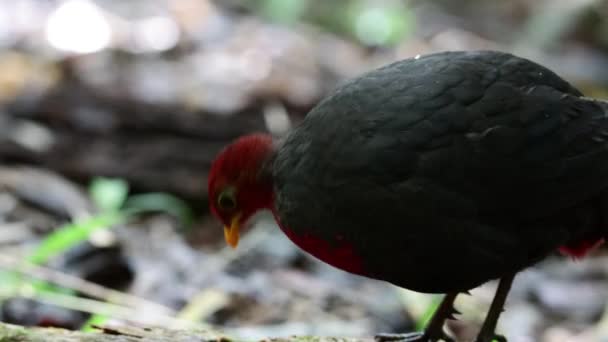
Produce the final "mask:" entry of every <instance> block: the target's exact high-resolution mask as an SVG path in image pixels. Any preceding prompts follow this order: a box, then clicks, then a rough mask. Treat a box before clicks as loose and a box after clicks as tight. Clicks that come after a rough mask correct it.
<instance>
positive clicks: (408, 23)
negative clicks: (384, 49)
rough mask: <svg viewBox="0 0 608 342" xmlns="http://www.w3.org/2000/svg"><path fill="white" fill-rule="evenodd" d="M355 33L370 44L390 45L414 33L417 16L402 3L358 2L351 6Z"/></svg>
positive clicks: (362, 40)
mask: <svg viewBox="0 0 608 342" xmlns="http://www.w3.org/2000/svg"><path fill="white" fill-rule="evenodd" d="M350 13H351V25H352V31H353V33H354V35H355V36H356V37H357V39H359V40H360V41H361V42H363V43H365V44H369V45H390V44H396V43H399V42H400V41H402V40H403V39H404V38H406V37H408V36H409V35H411V34H412V32H413V30H414V27H415V19H416V18H415V16H414V14H413V13H412V12H411V10H410V9H408V8H407V7H405V6H404V5H403V4H402V3H392V4H390V3H389V4H382V3H374V2H367V1H366V2H357V3H355V4H354V5H353V6H352V7H351V8H350Z"/></svg>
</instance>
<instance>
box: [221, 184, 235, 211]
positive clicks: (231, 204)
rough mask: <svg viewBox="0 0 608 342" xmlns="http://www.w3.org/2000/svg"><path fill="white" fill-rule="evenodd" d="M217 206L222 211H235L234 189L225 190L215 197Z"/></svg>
mask: <svg viewBox="0 0 608 342" xmlns="http://www.w3.org/2000/svg"><path fill="white" fill-rule="evenodd" d="M217 205H218V206H219V208H220V209H222V210H234V209H236V196H235V192H234V189H226V190H224V191H222V192H221V193H220V195H219V196H218V197H217Z"/></svg>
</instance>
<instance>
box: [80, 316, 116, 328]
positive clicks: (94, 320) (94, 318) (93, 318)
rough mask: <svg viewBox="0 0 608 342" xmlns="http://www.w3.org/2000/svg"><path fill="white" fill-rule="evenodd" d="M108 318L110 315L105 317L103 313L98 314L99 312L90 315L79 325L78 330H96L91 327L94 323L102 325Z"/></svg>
mask: <svg viewBox="0 0 608 342" xmlns="http://www.w3.org/2000/svg"><path fill="white" fill-rule="evenodd" d="M109 320H110V317H107V316H104V315H100V314H94V315H91V317H89V319H88V320H87V321H86V322H85V323H84V324H83V325H82V327H80V331H84V332H96V331H97V329H95V328H93V326H94V325H96V326H102V325H104V324H105V323H106V322H108V321H109Z"/></svg>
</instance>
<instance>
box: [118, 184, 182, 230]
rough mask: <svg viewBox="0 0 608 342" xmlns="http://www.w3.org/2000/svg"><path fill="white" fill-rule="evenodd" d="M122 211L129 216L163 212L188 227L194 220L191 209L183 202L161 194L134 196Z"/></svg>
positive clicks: (128, 200)
mask: <svg viewBox="0 0 608 342" xmlns="http://www.w3.org/2000/svg"><path fill="white" fill-rule="evenodd" d="M123 211H124V212H125V213H128V214H129V215H136V214H140V213H144V212H154V211H157V212H165V213H168V214H170V215H173V216H174V217H176V218H177V219H178V220H180V222H181V223H182V225H184V226H185V227H189V226H190V225H191V224H192V221H193V220H194V214H193V212H192V209H191V208H190V207H189V206H188V204H186V202H184V201H183V200H181V199H179V198H177V197H175V196H173V195H170V194H166V193H162V192H155V193H148V194H142V195H134V196H131V197H129V198H128V199H127V202H126V203H125V206H124V209H123Z"/></svg>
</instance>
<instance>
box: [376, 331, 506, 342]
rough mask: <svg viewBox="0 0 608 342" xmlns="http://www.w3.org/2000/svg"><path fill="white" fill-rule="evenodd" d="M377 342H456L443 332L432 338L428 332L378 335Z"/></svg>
mask: <svg viewBox="0 0 608 342" xmlns="http://www.w3.org/2000/svg"><path fill="white" fill-rule="evenodd" d="M374 339H375V340H376V342H438V341H444V342H454V339H453V338H451V337H449V336H448V335H446V334H445V333H444V332H443V331H441V333H440V334H439V336H431V335H430V334H428V333H426V332H413V333H406V334H377V335H376V336H374ZM501 342H502V341H501Z"/></svg>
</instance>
